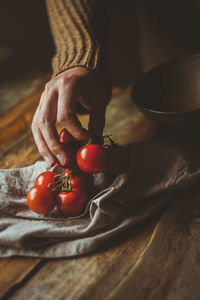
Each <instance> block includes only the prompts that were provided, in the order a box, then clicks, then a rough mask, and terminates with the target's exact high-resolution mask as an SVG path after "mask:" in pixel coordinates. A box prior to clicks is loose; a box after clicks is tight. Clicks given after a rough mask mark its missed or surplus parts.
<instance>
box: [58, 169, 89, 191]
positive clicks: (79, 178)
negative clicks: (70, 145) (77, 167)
mask: <svg viewBox="0 0 200 300" xmlns="http://www.w3.org/2000/svg"><path fill="white" fill-rule="evenodd" d="M70 173H72V171H71V170H70V169H66V171H65V172H64V174H63V176H68V175H69V174H70ZM93 181H94V180H93V176H92V175H91V174H87V173H84V172H82V171H78V174H77V175H74V176H71V177H70V178H68V184H69V186H70V183H71V187H75V186H81V187H83V188H86V189H89V188H91V187H92V186H93Z"/></svg>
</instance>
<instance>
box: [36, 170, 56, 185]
mask: <svg viewBox="0 0 200 300" xmlns="http://www.w3.org/2000/svg"><path fill="white" fill-rule="evenodd" d="M55 176H56V173H55V172H51V171H47V172H43V173H41V174H40V175H38V177H37V178H36V180H35V185H43V186H46V187H49V186H50V184H51V183H52V182H54V177H55ZM52 187H53V188H54V187H55V184H54V185H53V186H52Z"/></svg>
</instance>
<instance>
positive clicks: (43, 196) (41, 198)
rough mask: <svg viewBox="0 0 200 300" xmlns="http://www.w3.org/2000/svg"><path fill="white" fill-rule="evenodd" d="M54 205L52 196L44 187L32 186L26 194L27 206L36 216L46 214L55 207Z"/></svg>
mask: <svg viewBox="0 0 200 300" xmlns="http://www.w3.org/2000/svg"><path fill="white" fill-rule="evenodd" d="M55 204H56V202H55V199H54V196H53V194H52V192H51V191H50V189H49V188H47V187H46V186H43V185H37V186H34V187H32V188H31V189H30V190H29V192H28V194H27V205H28V207H29V208H30V209H31V210H32V211H34V212H36V213H37V214H48V213H49V212H50V211H51V210H52V209H53V208H54V207H55Z"/></svg>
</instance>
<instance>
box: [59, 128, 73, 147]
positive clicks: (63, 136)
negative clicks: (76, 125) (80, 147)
mask: <svg viewBox="0 0 200 300" xmlns="http://www.w3.org/2000/svg"><path fill="white" fill-rule="evenodd" d="M59 141H60V143H62V144H65V145H68V144H71V143H74V142H76V141H77V140H76V139H75V138H74V137H73V136H72V135H71V133H69V132H68V131H67V129H66V128H63V129H62V130H61V132H60V133H59Z"/></svg>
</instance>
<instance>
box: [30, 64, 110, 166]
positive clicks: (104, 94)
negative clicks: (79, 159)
mask: <svg viewBox="0 0 200 300" xmlns="http://www.w3.org/2000/svg"><path fill="white" fill-rule="evenodd" d="M109 100H110V93H109V89H108V87H107V86H106V84H105V83H104V81H103V80H102V79H101V78H100V77H99V76H98V75H97V74H96V73H95V72H93V71H90V70H88V69H86V68H83V67H76V68H73V69H69V70H66V71H64V72H63V73H61V74H59V75H58V76H57V77H55V78H54V79H52V80H50V81H49V82H48V83H47V84H46V86H45V90H44V91H43V93H42V95H41V99H40V103H39V105H38V108H37V110H36V112H35V115H34V117H33V122H32V127H31V128H32V132H33V136H34V139H35V142H36V145H37V147H38V150H39V152H40V154H41V155H42V156H43V157H44V158H45V160H46V161H47V162H48V164H49V165H50V166H53V165H55V164H56V163H57V162H58V161H59V162H60V163H61V165H63V166H65V165H66V164H67V162H68V157H67V155H66V153H65V151H64V149H63V147H62V145H61V144H60V143H59V138H58V133H57V130H56V127H55V124H56V121H58V122H59V123H61V124H62V125H63V127H65V128H66V129H67V130H68V131H69V132H70V133H71V134H72V135H73V136H74V137H75V138H76V139H78V140H80V141H81V140H87V139H88V138H89V137H90V135H99V136H101V135H102V132H103V128H104V125H105V110H106V105H107V103H108V102H109ZM77 101H79V102H80V103H81V104H82V105H83V106H84V107H85V108H87V109H88V110H89V113H90V118H89V125H88V130H89V132H88V131H87V130H86V129H84V128H83V127H82V126H81V123H80V122H79V120H78V118H77V116H76V113H75V104H76V102H77Z"/></svg>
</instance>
